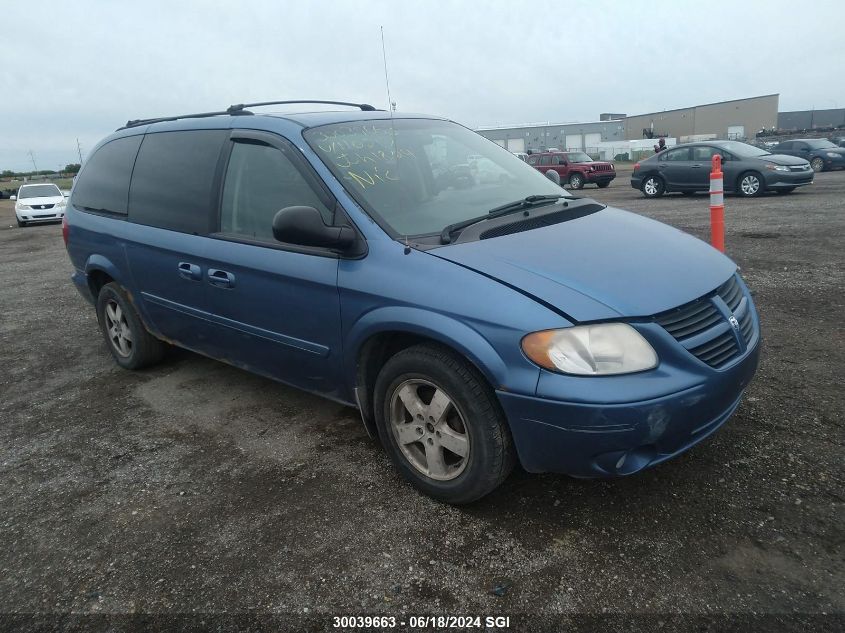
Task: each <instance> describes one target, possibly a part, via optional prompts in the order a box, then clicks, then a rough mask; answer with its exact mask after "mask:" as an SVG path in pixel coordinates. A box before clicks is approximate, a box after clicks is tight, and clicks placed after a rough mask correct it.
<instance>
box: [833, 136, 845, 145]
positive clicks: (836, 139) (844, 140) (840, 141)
mask: <svg viewBox="0 0 845 633" xmlns="http://www.w3.org/2000/svg"><path fill="white" fill-rule="evenodd" d="M830 142H831V143H833V144H834V145H836V146H837V147H845V136H832V137H831V138H830Z"/></svg>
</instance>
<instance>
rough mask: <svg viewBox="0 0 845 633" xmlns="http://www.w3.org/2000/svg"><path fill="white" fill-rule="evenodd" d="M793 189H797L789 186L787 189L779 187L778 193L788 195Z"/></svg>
mask: <svg viewBox="0 0 845 633" xmlns="http://www.w3.org/2000/svg"><path fill="white" fill-rule="evenodd" d="M793 191H795V187H787V188H786V189H778V190H777V193H778V195H781V196H783V195H786V194H788V193H792V192H793Z"/></svg>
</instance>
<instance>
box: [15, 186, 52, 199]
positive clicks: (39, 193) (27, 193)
mask: <svg viewBox="0 0 845 633" xmlns="http://www.w3.org/2000/svg"><path fill="white" fill-rule="evenodd" d="M60 195H62V192H61V191H59V188H58V187H57V186H56V185H24V186H23V187H21V188H20V189H19V190H18V199H20V200H24V199H25V198H50V197H54V196H60Z"/></svg>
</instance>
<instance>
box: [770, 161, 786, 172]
mask: <svg viewBox="0 0 845 633" xmlns="http://www.w3.org/2000/svg"><path fill="white" fill-rule="evenodd" d="M766 169H772V170H774V171H789V167H787V166H786V165H775V164H774V163H766Z"/></svg>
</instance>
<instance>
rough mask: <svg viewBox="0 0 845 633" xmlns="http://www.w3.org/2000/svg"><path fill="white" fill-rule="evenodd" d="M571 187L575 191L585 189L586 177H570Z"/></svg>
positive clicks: (577, 175) (578, 175)
mask: <svg viewBox="0 0 845 633" xmlns="http://www.w3.org/2000/svg"><path fill="white" fill-rule="evenodd" d="M569 186H570V187H572V188H573V189H583V188H584V176H583V175H582V174H578V173H575V174H572V175H571V176H569Z"/></svg>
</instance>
